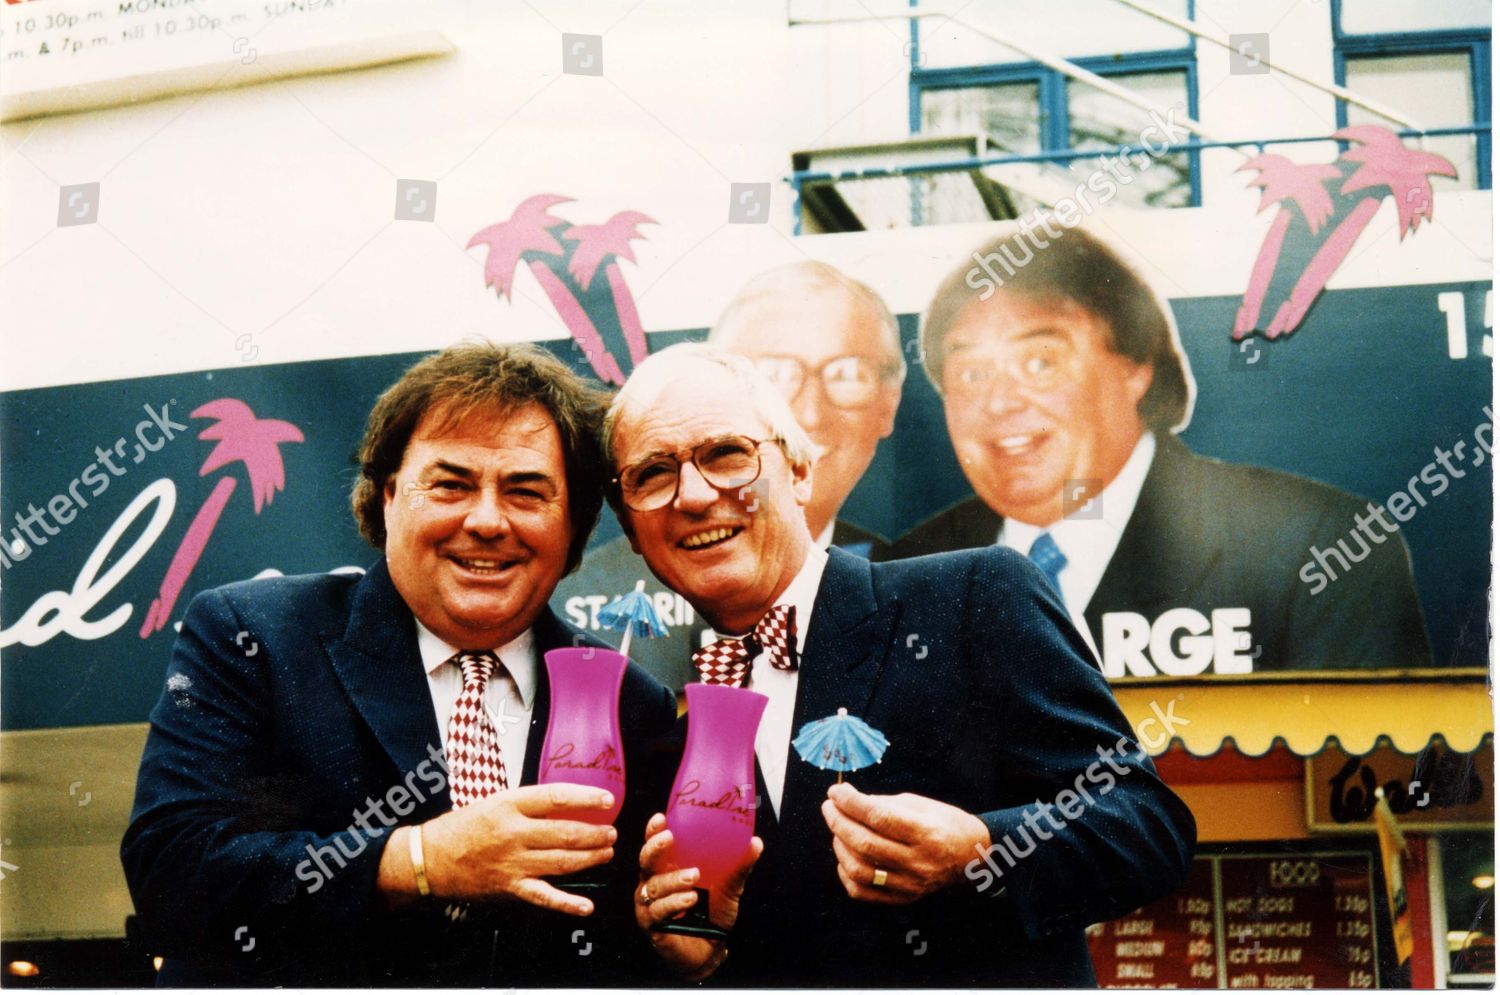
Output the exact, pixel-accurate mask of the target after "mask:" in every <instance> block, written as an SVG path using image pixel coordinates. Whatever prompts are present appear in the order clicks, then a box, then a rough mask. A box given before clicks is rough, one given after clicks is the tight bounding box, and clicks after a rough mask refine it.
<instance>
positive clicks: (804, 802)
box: [688, 548, 1196, 987]
mask: <svg viewBox="0 0 1500 995" xmlns="http://www.w3.org/2000/svg"><path fill="white" fill-rule="evenodd" d="M807 624H808V626H809V628H808V630H807V641H806V645H805V647H804V652H803V655H802V660H801V668H800V678H799V680H798V687H797V700H796V705H795V710H794V719H793V723H792V728H793V730H794V734H795V731H796V730H799V729H801V728H802V726H803V724H804V723H807V722H809V721H812V720H815V719H819V718H823V717H825V716H828V715H832V714H834V713H836V712H837V711H838V709H839V708H840V707H844V708H848V709H849V711H850V713H851V714H854V715H858V716H860V717H862V718H864V719H865V720H866V721H867V722H869V723H870V724H871V725H873V726H875V728H877V729H880V730H881V731H883V732H884V733H885V734H886V735H887V736H888V737H889V739H890V742H891V745H890V748H889V750H887V752H886V754H885V756H884V759H883V760H882V762H881V763H880V764H879V765H877V766H873V767H868V768H866V769H864V770H860V771H857V772H854V773H852V774H850V775H847V778H848V780H849V781H850V782H851V783H852V784H854V785H855V786H856V787H858V788H859V789H860V790H861V791H864V792H869V793H876V794H899V793H901V792H908V791H909V792H913V793H915V794H920V795H925V796H927V797H929V798H935V799H937V800H939V801H942V802H947V803H948V804H951V805H955V806H957V807H959V808H961V809H964V810H965V811H967V812H971V813H974V814H975V815H977V816H979V817H980V819H982V820H983V821H984V823H985V824H986V825H987V826H988V827H989V830H990V835H991V839H992V840H993V841H995V842H999V841H1000V840H1001V839H1002V838H1006V837H1008V838H1009V839H1010V840H1011V841H1013V842H1014V843H1015V844H1016V845H1017V849H1018V850H1020V851H1021V852H1026V851H1028V845H1027V844H1028V842H1030V843H1032V844H1034V849H1031V850H1030V852H1029V853H1027V855H1026V856H1025V857H1023V858H1022V859H1019V860H1016V861H1015V866H1014V867H1011V866H1009V864H1008V862H1007V859H1006V858H1003V857H1000V856H998V855H996V856H995V857H994V861H995V864H996V865H997V866H998V867H999V868H1000V869H1001V870H1002V873H1001V874H1000V875H999V876H998V877H997V876H996V875H995V874H994V872H993V871H992V870H991V869H990V868H989V867H988V865H986V864H985V863H983V862H981V861H980V860H979V859H978V854H976V855H975V858H976V859H975V862H974V864H973V865H972V866H971V868H970V870H969V871H968V872H967V874H966V877H965V878H964V879H961V880H959V881H958V882H957V883H956V884H954V885H953V886H951V887H949V888H948V889H946V890H945V891H942V892H939V893H937V894H934V895H931V896H929V897H927V898H926V899H923V900H921V901H920V902H917V903H915V904H913V905H909V906H901V907H894V906H883V905H874V904H870V903H866V902H856V901H854V900H853V899H851V898H849V897H848V895H847V893H846V892H845V890H844V887H843V885H842V884H841V883H840V882H839V880H838V876H837V874H836V871H835V866H836V861H835V857H834V853H833V845H832V834H831V832H830V831H829V829H828V826H827V824H826V823H825V822H824V819H823V816H822V814H821V813H820V811H819V807H820V805H821V804H822V802H823V800H824V798H825V797H826V792H827V790H828V787H829V785H831V784H832V783H834V779H835V776H836V775H835V773H834V772H833V771H823V770H818V769H817V768H815V767H813V766H812V765H811V764H808V763H805V762H803V761H802V760H800V759H799V758H798V757H797V756H796V754H795V751H793V753H792V755H791V756H790V758H789V763H788V766H787V774H786V781H785V784H784V788H783V793H782V803H781V810H780V813H779V817H778V815H777V813H775V812H774V811H773V809H772V807H771V805H770V804H769V802H767V801H764V800H763V801H762V802H761V804H760V805H759V808H758V809H757V819H756V827H757V828H756V831H757V833H758V834H759V835H760V836H761V837H762V838H763V839H764V840H765V843H766V850H765V852H764V854H763V855H762V857H761V859H760V861H759V863H758V864H757V865H756V867H755V869H754V870H753V871H752V872H751V875H750V879H749V882H748V883H747V886H746V893H745V896H744V901H743V904H742V906H741V915H740V919H739V921H738V923H737V924H736V925H735V928H734V930H733V933H732V934H731V938H730V941H729V950H730V953H729V959H728V960H727V961H726V962H725V964H724V966H723V967H722V968H721V969H720V970H719V971H718V972H717V974H716V975H715V977H714V981H715V982H716V983H720V984H727V985H734V986H765V985H796V986H821V985H836V986H859V985H876V986H882V985H897V986H930V985H972V986H999V987H1017V986H1035V985H1040V986H1059V985H1067V986H1079V985H1092V984H1093V983H1094V975H1093V970H1092V967H1091V965H1090V962H1089V958H1088V951H1087V948H1086V945H1085V941H1084V932H1083V930H1084V927H1085V926H1086V925H1088V924H1089V923H1093V922H1099V921H1103V920H1107V919H1112V918H1116V917H1119V916H1122V915H1124V914H1126V913H1128V912H1130V911H1132V910H1134V909H1136V908H1138V907H1139V906H1141V905H1143V904H1145V903H1146V902H1148V901H1151V900H1152V899H1154V898H1156V897H1158V896H1161V895H1163V894H1166V893H1167V892H1170V891H1172V890H1173V889H1175V888H1176V887H1177V886H1178V885H1179V884H1180V883H1181V882H1182V881H1183V879H1184V878H1185V876H1186V874H1187V871H1188V867H1189V862H1190V859H1191V856H1192V850H1193V845H1194V842H1195V836H1196V827H1195V825H1194V822H1193V818H1192V815H1191V814H1190V813H1189V812H1188V810H1187V807H1186V806H1185V805H1184V804H1183V803H1182V801H1181V800H1180V799H1178V798H1177V796H1176V795H1174V794H1173V793H1172V791H1171V790H1170V789H1169V788H1167V786H1166V785H1165V784H1163V783H1162V781H1161V780H1160V779H1159V778H1158V777H1157V774H1156V770H1155V768H1154V767H1153V765H1152V763H1151V761H1150V759H1149V758H1147V757H1146V756H1145V754H1144V753H1143V752H1141V751H1140V750H1139V748H1138V747H1137V746H1136V745H1135V742H1134V738H1135V737H1134V734H1133V733H1132V731H1131V730H1130V728H1129V725H1128V724H1127V722H1126V720H1125V718H1124V716H1123V715H1122V714H1121V712H1120V709H1119V707H1118V706H1117V705H1116V703H1115V700H1114V697H1113V695H1112V694H1111V692H1110V689H1109V686H1108V685H1107V684H1106V683H1105V681H1104V678H1103V677H1102V676H1101V675H1100V673H1099V671H1098V669H1097V668H1096V667H1095V666H1094V664H1093V663H1092V662H1091V658H1090V655H1089V651H1088V649H1087V648H1086V646H1085V645H1084V644H1083V642H1082V640H1081V639H1080V637H1079V636H1078V634H1077V631H1076V630H1075V629H1074V627H1073V625H1072V623H1071V622H1070V621H1069V619H1068V615H1067V613H1066V612H1065V611H1064V609H1063V607H1062V605H1061V603H1060V602H1059V600H1058V599H1057V597H1056V595H1055V594H1054V593H1053V592H1052V589H1051V587H1050V586H1048V584H1047V582H1046V580H1045V579H1044V578H1043V575H1042V574H1041V572H1040V571H1039V570H1038V569H1037V568H1036V567H1035V566H1034V565H1032V564H1031V563H1030V562H1029V561H1028V560H1026V559H1025V558H1024V557H1022V556H1019V555H1017V554H1016V553H1014V552H1012V551H1010V550H1007V549H1000V548H990V549H985V550H974V551H969V552H962V553H949V554H943V555H938V556H926V557H920V558H917V559H912V560H906V561H901V562H897V563H886V564H870V563H868V562H866V561H865V560H863V559H860V558H858V557H854V556H850V555H848V554H846V553H843V552H842V551H840V550H837V549H834V550H830V551H829V560H828V566H827V569H826V571H825V573H824V575H823V580H822V584H821V586H820V587H819V589H818V594H817V599H816V602H815V604H814V608H813V611H812V617H811V619H810V620H809V622H808V623H807ZM688 721H691V715H689V716H688ZM1122 739H1124V740H1125V741H1126V743H1127V746H1126V749H1125V750H1124V751H1123V755H1122V751H1121V750H1120V748H1119V744H1120V741H1121V740H1122ZM1110 750H1114V752H1113V753H1111V754H1109V755H1110V757H1112V758H1113V759H1114V762H1115V763H1116V764H1117V765H1118V768H1120V769H1123V770H1124V771H1125V773H1115V772H1114V771H1113V770H1112V769H1111V768H1110V767H1108V766H1106V763H1105V761H1104V760H1103V759H1102V758H1101V753H1100V752H1099V751H1110ZM757 777H759V772H757ZM1080 785H1081V786H1082V788H1083V790H1084V791H1085V792H1087V793H1088V795H1089V799H1090V800H1089V802H1088V803H1087V804H1082V803H1081V802H1080V804H1082V812H1081V813H1077V811H1076V808H1075V807H1074V799H1065V801H1066V804H1067V805H1068V807H1069V809H1070V810H1072V811H1074V812H1075V814H1076V818H1063V817H1062V816H1059V815H1057V814H1056V813H1057V810H1056V809H1054V810H1053V812H1054V818H1055V819H1057V821H1059V822H1062V823H1063V824H1064V828H1062V829H1053V828H1050V827H1051V825H1052V824H1051V823H1049V822H1047V821H1045V819H1044V818H1043V816H1042V813H1041V812H1040V811H1037V810H1036V809H1035V803H1036V802H1038V801H1042V802H1047V803H1049V804H1050V803H1053V802H1054V801H1056V800H1057V799H1058V796H1059V794H1060V792H1063V791H1064V790H1065V789H1067V790H1073V791H1076V790H1077V789H1078V788H1079V787H1080ZM1106 785H1108V787H1106ZM760 791H761V798H762V799H764V797H765V795H764V786H763V785H762V786H761V787H760ZM1028 813H1032V818H1031V822H1032V823H1035V824H1038V825H1040V826H1041V827H1042V829H1043V831H1044V832H1046V833H1047V834H1048V835H1049V836H1050V838H1040V836H1039V834H1038V833H1036V832H1035V831H1034V830H1033V829H1032V828H1031V827H1030V825H1029V824H1028V821H1027V815H1028Z"/></svg>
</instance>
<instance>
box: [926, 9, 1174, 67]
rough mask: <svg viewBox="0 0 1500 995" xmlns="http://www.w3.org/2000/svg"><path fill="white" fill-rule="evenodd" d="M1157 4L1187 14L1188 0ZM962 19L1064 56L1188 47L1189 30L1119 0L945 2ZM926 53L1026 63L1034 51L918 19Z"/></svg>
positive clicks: (971, 61)
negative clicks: (1144, 12) (1148, 15)
mask: <svg viewBox="0 0 1500 995" xmlns="http://www.w3.org/2000/svg"><path fill="white" fill-rule="evenodd" d="M1153 2H1154V4H1155V6H1157V7H1160V8H1162V9H1163V10H1166V11H1167V12H1169V13H1171V14H1175V15H1176V16H1178V17H1184V18H1185V17H1187V7H1188V4H1187V0H1153ZM943 6H946V7H949V8H952V9H955V10H956V11H957V16H958V18H959V19H960V20H963V21H965V22H967V23H968V24H972V25H974V27H977V28H982V29H984V30H986V31H988V32H990V33H991V34H994V35H997V36H999V37H1001V38H1011V39H1014V40H1015V41H1016V42H1017V44H1021V45H1025V46H1027V47H1029V48H1031V49H1040V50H1042V51H1046V52H1055V53H1057V54H1058V55H1061V56H1064V57H1065V58H1072V59H1078V58H1085V57H1087V56H1094V55H1121V54H1129V53H1131V52H1152V51H1163V50H1169V49H1182V48H1187V47H1188V46H1189V44H1190V43H1191V42H1192V39H1191V37H1190V36H1189V35H1188V34H1187V33H1186V32H1184V31H1180V30H1178V29H1177V28H1174V27H1172V26H1171V25H1169V24H1163V23H1162V22H1161V21H1158V20H1155V19H1154V18H1150V17H1147V16H1146V15H1145V14H1142V13H1141V12H1140V11H1136V10H1131V9H1130V8H1129V7H1127V6H1125V5H1124V4H1122V3H1119V2H1118V0H1066V2H1063V3H1059V2H1058V0H1005V2H1004V3H997V2H994V0H991V2H988V3H970V4H968V5H967V6H965V5H964V3H963V2H962V0H958V2H955V3H952V4H946V5H943ZM919 24H920V27H919V28H918V30H919V31H920V36H919V37H920V40H921V45H922V53H923V55H924V56H925V57H926V61H925V65H927V66H928V67H929V68H939V67H945V66H983V65H991V64H994V63H1001V62H1026V61H1029V58H1030V57H1029V56H1025V55H1022V54H1020V53H1019V52H1017V51H1016V50H1015V49H1013V48H1010V47H1008V46H1006V45H1005V44H1003V43H1001V42H997V41H995V40H994V39H992V38H986V37H984V36H982V35H980V34H978V33H976V32H975V31H974V30H973V29H972V28H970V27H968V26H967V25H965V24H959V23H957V22H956V21H954V20H950V19H948V18H943V17H933V18H926V19H923V20H922V21H920V22H919Z"/></svg>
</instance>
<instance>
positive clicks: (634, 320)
mask: <svg viewBox="0 0 1500 995" xmlns="http://www.w3.org/2000/svg"><path fill="white" fill-rule="evenodd" d="M654 224H656V222H655V221H653V220H651V219H650V218H648V217H647V216H646V215H644V214H642V213H641V212H640V211H621V212H619V213H618V214H616V215H615V216H614V217H612V218H610V219H609V220H608V221H606V222H604V224H602V225H574V226H573V227H571V228H569V229H568V230H567V231H565V232H563V237H564V238H566V239H570V240H572V241H575V242H577V243H578V245H577V246H576V247H575V248H574V250H573V258H572V260H571V261H570V262H569V263H568V272H569V273H570V274H572V276H573V279H575V280H577V281H578V283H579V285H580V286H582V287H583V289H585V290H587V289H588V288H589V284H590V283H592V282H593V281H594V276H595V274H596V273H598V272H599V268H600V267H601V266H603V268H604V277H605V279H607V280H608V281H609V290H610V294H611V295H612V296H613V297H614V302H615V314H617V315H618V316H619V319H620V330H621V331H622V332H624V334H625V344H626V346H627V347H628V348H629V349H630V364H631V365H632V366H634V365H635V364H637V363H639V362H640V361H641V360H643V359H645V358H646V332H645V329H643V328H642V327H641V316H640V314H639V313H638V312H637V311H636V309H635V298H634V297H633V296H631V293H630V288H629V287H628V286H627V285H626V284H625V275H624V274H623V273H621V272H620V264H619V260H620V259H628V260H630V261H631V262H635V256H634V255H633V254H632V252H631V249H630V243H631V242H633V241H635V240H636V239H639V238H645V236H644V235H642V234H641V233H640V231H639V228H640V226H641V225H654Z"/></svg>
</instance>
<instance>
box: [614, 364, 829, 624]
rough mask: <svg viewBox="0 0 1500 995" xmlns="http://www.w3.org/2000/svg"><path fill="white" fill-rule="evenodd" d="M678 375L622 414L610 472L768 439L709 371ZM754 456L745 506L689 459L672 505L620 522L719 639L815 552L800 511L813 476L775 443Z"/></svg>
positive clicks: (743, 398) (731, 389)
mask: <svg viewBox="0 0 1500 995" xmlns="http://www.w3.org/2000/svg"><path fill="white" fill-rule="evenodd" d="M684 368H685V369H687V370H690V372H691V375H684V376H680V377H678V378H677V379H674V380H673V381H671V382H670V383H668V384H667V385H666V386H664V387H662V388H661V389H660V390H659V391H658V392H657V393H656V394H655V396H645V397H640V398H634V399H632V402H631V403H628V404H626V406H625V407H624V408H623V409H622V410H621V412H620V415H619V420H618V422H617V424H616V428H615V434H614V442H613V446H614V465H615V469H616V472H619V470H620V469H621V468H623V467H627V466H631V465H633V464H636V463H638V462H640V461H642V460H645V459H647V458H648V457H652V456H656V455H660V454H663V453H672V454H682V453H683V452H684V451H685V450H691V449H694V448H696V447H697V446H699V445H701V444H702V443H704V442H707V441H709V440H712V439H718V438H722V437H725V436H732V435H741V436H747V437H749V438H751V439H768V438H769V437H770V436H771V435H772V432H771V430H770V429H769V428H768V427H767V425H766V423H765V421H764V420H763V419H762V418H761V417H760V416H758V415H757V414H756V413H755V411H754V410H753V408H752V406H751V401H750V397H749V393H748V391H747V390H746V389H745V387H744V386H743V385H742V384H741V383H740V381H739V380H738V379H736V378H735V376H734V375H733V374H732V373H730V372H729V371H728V370H727V369H725V368H723V367H721V366H719V365H717V364H715V363H707V362H705V363H695V364H693V365H692V366H691V367H684ZM758 451H759V453H760V478H759V480H760V481H761V482H763V484H760V485H757V486H756V487H755V488H754V489H752V490H751V491H749V492H746V493H745V497H743V498H742V497H741V496H740V493H741V491H742V490H743V489H741V491H724V492H721V491H719V490H718V489H717V488H715V487H713V486H712V485H710V484H709V483H708V482H707V481H706V480H704V479H703V475H702V474H701V473H699V472H698V468H697V467H696V466H694V465H693V463H692V461H691V458H690V457H686V458H687V459H688V462H687V463H686V464H684V465H683V466H682V468H681V469H680V471H679V477H678V481H677V494H676V496H675V497H674V498H673V500H672V502H671V503H670V504H668V505H666V506H665V507H663V508H659V509H657V510H656V511H645V512H642V511H634V510H632V509H630V508H628V507H626V508H625V509H623V510H622V512H621V519H620V521H621V524H622V525H623V526H624V528H625V531H626V534H627V535H628V536H629V537H630V543H631V546H632V547H633V548H634V549H635V550H636V552H638V553H640V554H641V555H642V556H643V557H645V559H646V564H647V565H648V566H649V567H650V568H651V572H652V573H654V574H655V575H656V576H657V577H658V578H659V579H660V580H661V582H662V583H663V584H665V585H667V586H668V587H670V588H671V589H672V590H674V591H676V592H678V593H679V594H681V595H682V596H683V597H684V598H686V599H687V600H688V601H689V602H690V603H691V604H692V606H693V607H694V608H696V609H697V610H698V612H699V614H701V615H703V616H704V618H706V619H708V621H709V623H710V624H711V625H713V626H714V628H715V629H718V630H719V631H720V632H736V633H737V632H744V631H747V630H748V629H749V628H750V627H751V626H753V625H754V624H755V622H756V621H757V620H758V619H759V618H760V617H761V615H763V614H765V612H766V611H768V610H769V609H770V608H771V607H772V606H773V605H774V604H775V599H776V597H777V596H778V595H780V594H781V592H782V591H784V590H785V589H786V587H787V585H788V584H790V583H791V582H792V579H793V578H794V577H796V575H797V572H798V571H799V570H801V569H802V562H803V560H805V559H806V558H807V552H808V549H809V547H810V546H811V544H812V538H811V536H810V535H809V533H808V530H807V522H806V519H805V517H804V510H803V509H804V506H805V505H806V504H807V502H808V500H809V499H810V498H811V496H812V491H813V487H812V470H811V468H810V467H808V466H793V465H792V464H790V463H789V462H788V461H787V458H786V454H785V453H784V452H783V451H782V448H781V447H780V446H779V445H777V444H776V443H774V442H766V443H764V444H762V445H761V446H759V447H758Z"/></svg>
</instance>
